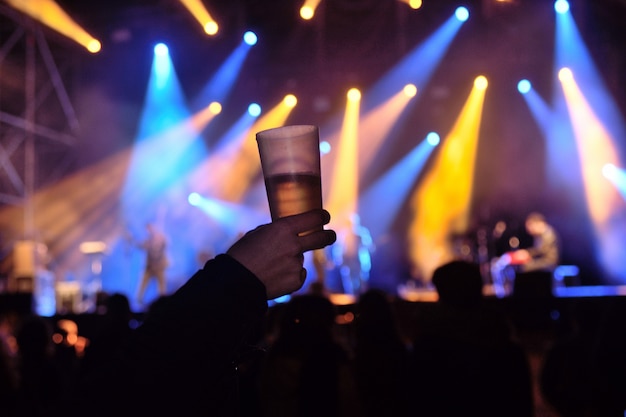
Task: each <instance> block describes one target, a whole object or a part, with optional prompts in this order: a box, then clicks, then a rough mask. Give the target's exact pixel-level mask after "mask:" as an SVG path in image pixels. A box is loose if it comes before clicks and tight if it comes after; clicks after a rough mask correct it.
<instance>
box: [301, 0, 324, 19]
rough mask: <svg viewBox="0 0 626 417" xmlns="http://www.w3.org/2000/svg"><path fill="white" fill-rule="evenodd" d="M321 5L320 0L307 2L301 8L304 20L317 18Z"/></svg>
mask: <svg viewBox="0 0 626 417" xmlns="http://www.w3.org/2000/svg"><path fill="white" fill-rule="evenodd" d="M319 4H320V0H305V2H304V4H303V5H302V7H301V8H300V17H301V18H302V19H304V20H311V19H313V16H315V10H316V9H317V6H318V5H319Z"/></svg>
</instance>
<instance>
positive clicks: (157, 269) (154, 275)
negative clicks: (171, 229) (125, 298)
mask: <svg viewBox="0 0 626 417" xmlns="http://www.w3.org/2000/svg"><path fill="white" fill-rule="evenodd" d="M146 232H147V233H148V235H147V237H146V239H145V240H143V241H142V242H140V243H139V247H141V248H142V249H143V250H144V251H145V253H146V259H145V265H144V270H143V275H142V277H141V281H140V282H139V290H138V293H137V300H138V301H139V303H140V304H143V302H144V295H145V292H146V289H147V288H148V284H149V283H150V281H151V280H153V279H154V280H155V281H156V283H157V286H158V287H157V288H158V294H159V295H164V294H166V292H167V283H166V281H165V270H166V269H167V266H168V263H169V262H168V259H167V238H166V236H165V234H164V233H163V232H161V231H160V230H159V229H158V228H157V227H156V225H155V224H154V223H147V224H146Z"/></svg>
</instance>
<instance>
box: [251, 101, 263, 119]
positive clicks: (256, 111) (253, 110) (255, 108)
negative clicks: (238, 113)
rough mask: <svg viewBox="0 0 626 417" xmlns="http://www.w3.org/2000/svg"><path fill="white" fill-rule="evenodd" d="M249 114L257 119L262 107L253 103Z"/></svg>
mask: <svg viewBox="0 0 626 417" xmlns="http://www.w3.org/2000/svg"><path fill="white" fill-rule="evenodd" d="M248 114H249V115H250V116H253V117H257V116H259V115H260V114H261V106H259V105H258V104H257V103H251V104H250V105H249V106H248Z"/></svg>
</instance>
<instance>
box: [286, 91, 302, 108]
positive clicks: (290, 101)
mask: <svg viewBox="0 0 626 417" xmlns="http://www.w3.org/2000/svg"><path fill="white" fill-rule="evenodd" d="M283 103H285V106H287V107H296V104H298V99H297V98H296V96H294V95H293V94H287V95H286V96H285V98H284V99H283Z"/></svg>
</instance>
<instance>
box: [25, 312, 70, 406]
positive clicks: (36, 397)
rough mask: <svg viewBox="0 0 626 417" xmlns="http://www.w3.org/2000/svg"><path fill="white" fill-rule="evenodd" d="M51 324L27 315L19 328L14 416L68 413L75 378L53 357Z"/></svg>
mask: <svg viewBox="0 0 626 417" xmlns="http://www.w3.org/2000/svg"><path fill="white" fill-rule="evenodd" d="M52 332H53V327H52V324H51V323H50V322H49V321H48V320H47V319H46V318H44V317H41V316H37V315H27V316H25V317H22V318H21V319H20V323H19V324H18V327H17V328H16V333H15V340H16V342H17V375H18V385H17V393H16V396H15V410H14V414H13V415H14V416H15V417H22V416H23V417H39V416H41V417H55V416H62V415H64V414H65V410H66V407H67V406H68V405H69V404H70V400H71V395H72V389H71V388H72V380H71V375H70V374H68V370H67V369H63V368H62V367H61V366H60V364H59V363H58V362H57V360H56V358H55V356H54V346H53V342H52Z"/></svg>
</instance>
